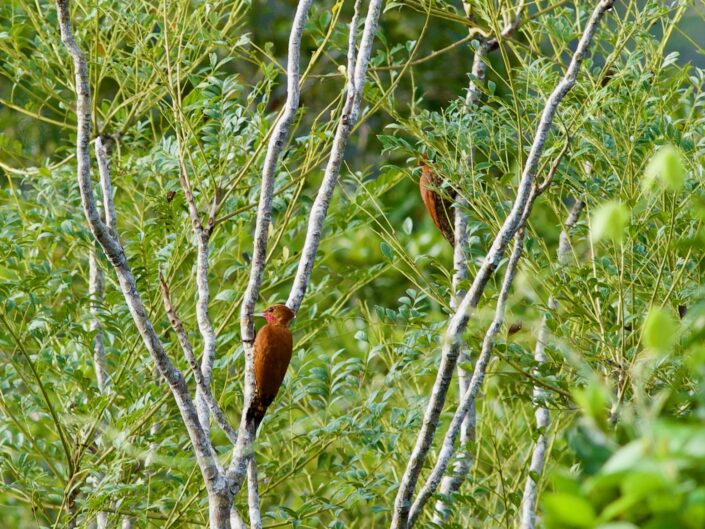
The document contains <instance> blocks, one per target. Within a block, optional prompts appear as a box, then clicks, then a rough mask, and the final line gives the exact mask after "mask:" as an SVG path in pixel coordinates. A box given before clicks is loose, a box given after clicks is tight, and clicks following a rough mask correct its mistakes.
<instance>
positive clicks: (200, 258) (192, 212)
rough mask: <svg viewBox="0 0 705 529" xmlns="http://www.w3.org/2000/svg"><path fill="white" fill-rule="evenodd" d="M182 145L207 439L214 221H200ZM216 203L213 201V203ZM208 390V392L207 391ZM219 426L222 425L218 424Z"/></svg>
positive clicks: (200, 401) (200, 406) (200, 407)
mask: <svg viewBox="0 0 705 529" xmlns="http://www.w3.org/2000/svg"><path fill="white" fill-rule="evenodd" d="M181 149H182V146H181V145H179V151H180V160H179V165H180V170H179V183H180V185H181V188H182V189H183V191H184V195H185V196H186V204H187V205H188V211H189V217H190V218H191V227H192V229H193V236H194V238H195V241H196V290H197V296H198V299H197V301H196V321H197V323H198V331H199V333H200V334H201V337H202V338H203V355H202V357H201V369H200V371H201V373H202V375H203V380H202V383H199V384H198V385H197V387H196V411H197V412H198V420H199V422H200V423H201V428H203V431H204V432H205V433H206V436H207V437H210V412H209V410H210V408H211V404H209V403H208V401H207V398H206V396H205V395H204V388H210V383H211V375H212V373H213V363H214V362H215V351H216V345H217V344H216V336H215V330H214V329H213V324H212V323H211V321H210V318H209V317H208V304H209V302H210V289H209V287H208V268H209V264H208V257H209V252H210V249H209V243H210V234H211V227H212V224H211V223H212V221H213V219H212V218H210V219H209V224H208V226H206V227H205V228H204V227H203V222H202V221H201V216H200V214H199V213H198V207H197V206H196V200H195V199H194V196H193V191H192V190H191V184H190V182H189V180H188V173H187V169H186V164H185V163H184V160H183V156H182V154H181ZM214 203H215V200H214ZM209 391H210V389H209ZM221 427H222V425H221Z"/></svg>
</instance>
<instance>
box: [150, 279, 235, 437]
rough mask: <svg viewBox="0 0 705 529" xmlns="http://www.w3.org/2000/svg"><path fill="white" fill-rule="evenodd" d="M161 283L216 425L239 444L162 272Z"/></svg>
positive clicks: (173, 322)
mask: <svg viewBox="0 0 705 529" xmlns="http://www.w3.org/2000/svg"><path fill="white" fill-rule="evenodd" d="M159 283H160V286H161V291H162V300H163V301H164V308H165V309H166V313H167V316H168V317H169V323H170V324H171V328H172V329H173V330H174V332H175V333H176V337H177V338H178V340H179V345H181V349H182V350H183V352H184V356H185V357H186V361H187V362H188V364H189V367H190V368H191V372H192V373H193V378H194V379H195V380H196V386H197V388H198V389H199V390H200V392H201V395H203V400H204V402H205V403H206V405H207V406H208V409H209V411H210V412H211V413H212V414H213V417H215V420H216V423H217V424H218V426H220V428H221V429H222V430H223V433H225V435H226V436H227V437H228V439H229V440H230V442H231V443H233V445H234V444H235V443H236V442H237V433H236V432H235V430H234V429H233V427H232V426H231V425H230V423H229V422H228V420H227V418H226V417H225V413H224V412H223V409H222V408H221V407H220V405H219V404H218V401H216V400H215V397H213V392H212V391H211V389H210V386H209V385H208V384H207V383H206V379H205V376H204V375H203V372H202V371H201V366H200V365H199V364H198V360H196V355H194V354H193V348H192V347H191V343H190V342H189V339H188V336H187V335H186V331H185V330H184V326H183V324H182V323H181V319H180V318H179V316H178V315H177V313H176V309H175V308H174V304H173V303H172V302H171V296H170V294H169V286H168V285H167V284H166V281H165V280H164V276H162V274H161V272H160V273H159Z"/></svg>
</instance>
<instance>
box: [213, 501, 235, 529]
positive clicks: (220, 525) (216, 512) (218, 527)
mask: <svg viewBox="0 0 705 529" xmlns="http://www.w3.org/2000/svg"><path fill="white" fill-rule="evenodd" d="M232 504H233V497H232V496H231V495H230V494H228V493H220V494H218V493H214V492H213V493H210V494H208V518H209V527H210V529H231V526H230V508H231V507H232Z"/></svg>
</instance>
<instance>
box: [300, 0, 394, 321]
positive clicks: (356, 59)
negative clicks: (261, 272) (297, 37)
mask: <svg viewBox="0 0 705 529" xmlns="http://www.w3.org/2000/svg"><path fill="white" fill-rule="evenodd" d="M382 1H383V0H370V4H369V7H368V9H367V17H366V18H365V27H364V29H363V31H362V38H361V39H360V47H359V50H358V51H357V53H356V52H355V47H354V46H352V47H350V48H349V49H348V65H354V66H355V69H354V71H349V72H347V75H348V83H347V88H346V98H345V104H344V106H343V111H342V115H341V117H340V121H339V122H338V126H337V128H336V131H335V138H334V139H333V146H332V148H331V153H330V158H329V159H328V165H326V170H325V175H324V177H323V181H322V182H321V187H320V188H319V190H318V194H317V195H316V200H315V201H314V203H313V207H312V208H311V213H310V216H309V221H308V229H307V230H306V240H305V242H304V248H303V250H302V252H301V260H300V261H299V267H298V269H297V270H296V277H295V278H294V284H293V286H292V288H291V293H290V294H289V299H288V300H287V302H286V304H287V306H288V307H289V308H290V309H291V310H293V311H294V312H298V310H299V307H300V306H301V302H302V301H303V299H304V295H305V294H306V289H307V287H308V283H309V281H310V279H311V272H312V271H313V262H314V260H315V258H316V252H317V251H318V244H319V243H320V241H321V232H322V230H323V222H324V220H325V218H326V215H327V213H328V206H329V205H330V201H331V198H332V197H333V191H334V190H335V186H336V184H337V182H338V176H339V175H340V169H341V166H342V163H343V157H344V155H345V147H346V145H347V143H348V138H349V137H350V133H351V132H352V129H353V127H354V126H355V124H356V123H357V120H358V116H359V113H360V104H361V102H362V92H363V88H364V85H365V77H366V75H367V66H368V63H369V60H370V54H371V53H372V44H373V43H374V36H375V31H376V30H377V22H378V20H379V15H380V11H381V9H382ZM350 31H351V32H354V31H355V27H354V26H352V25H351V27H350ZM354 41H355V39H354V38H351V39H350V40H349V42H350V43H354Z"/></svg>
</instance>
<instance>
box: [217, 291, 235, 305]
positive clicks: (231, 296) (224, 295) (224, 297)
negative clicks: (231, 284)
mask: <svg viewBox="0 0 705 529" xmlns="http://www.w3.org/2000/svg"><path fill="white" fill-rule="evenodd" d="M236 297H237V292H235V291H234V290H233V289H230V288H229V289H227V290H221V291H220V292H218V294H217V295H216V296H215V298H214V300H215V301H225V302H226V303H230V302H231V301H235V298H236Z"/></svg>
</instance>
